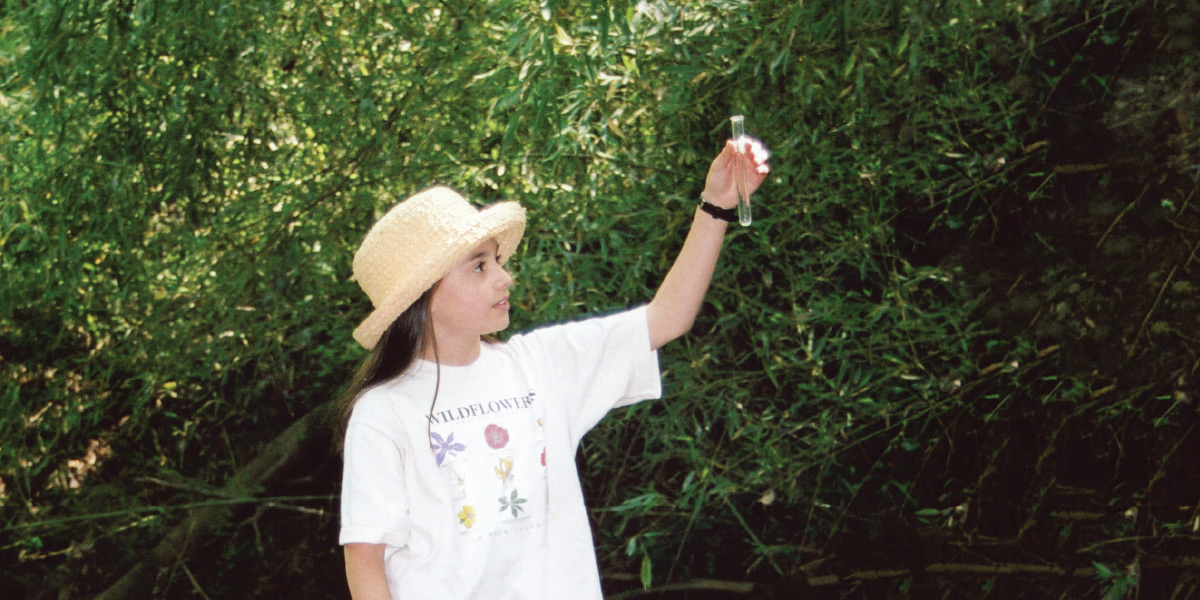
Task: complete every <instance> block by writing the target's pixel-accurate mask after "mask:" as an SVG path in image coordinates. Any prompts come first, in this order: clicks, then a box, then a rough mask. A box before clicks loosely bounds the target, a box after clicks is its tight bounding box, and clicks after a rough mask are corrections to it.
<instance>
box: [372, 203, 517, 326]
mask: <svg viewBox="0 0 1200 600" xmlns="http://www.w3.org/2000/svg"><path fill="white" fill-rule="evenodd" d="M460 233H461V235H460V236H459V237H458V238H457V239H456V240H454V242H453V243H452V244H451V245H450V247H449V248H448V249H447V251H446V252H444V253H442V254H441V256H440V260H439V261H437V262H436V263H434V264H433V265H431V266H430V267H428V268H422V271H423V272H424V274H425V277H424V278H423V279H422V280H420V281H418V282H416V284H415V285H409V286H407V287H405V288H404V289H400V290H397V291H396V292H395V293H394V294H392V296H391V297H389V298H388V299H387V300H386V301H384V302H382V303H381V304H380V305H379V306H376V307H375V310H373V311H371V314H370V315H368V316H367V318H366V319H364V320H363V322H362V323H361V324H359V326H358V327H357V328H355V329H354V339H355V340H356V341H358V343H359V344H361V345H362V346H363V347H364V348H366V349H368V350H371V349H373V348H374V347H375V344H377V343H378V342H379V338H380V336H382V335H383V332H384V331H385V330H387V328H388V327H390V326H391V325H392V322H393V321H395V320H396V319H397V318H399V316H400V315H401V314H402V313H403V312H404V311H405V310H406V309H408V307H409V306H412V303H413V302H416V301H417V298H420V297H421V294H423V293H425V290H428V289H429V288H431V287H433V284H435V283H437V282H438V281H440V280H441V279H442V277H445V276H446V273H449V272H450V269H451V268H453V267H454V265H456V264H458V263H459V261H461V260H462V259H464V258H466V257H467V255H468V254H470V252H471V251H472V250H474V249H475V248H476V247H477V246H479V244H481V243H483V242H484V241H486V240H490V239H495V240H496V244H497V245H498V246H499V253H500V258H499V262H500V264H504V263H506V262H508V259H509V258H510V257H511V256H512V255H513V252H515V251H516V249H517V245H519V244H520V242H521V236H522V235H524V233H525V209H524V208H523V207H521V205H520V204H518V203H516V202H499V203H497V204H493V205H491V206H489V207H487V208H485V209H483V210H481V211H479V215H478V217H477V218H476V219H475V220H473V221H472V222H470V223H466V224H464V225H463V227H462V231H461V232H460ZM397 259H398V260H399V259H400V257H397Z"/></svg>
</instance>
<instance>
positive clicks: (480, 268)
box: [475, 262, 483, 273]
mask: <svg viewBox="0 0 1200 600" xmlns="http://www.w3.org/2000/svg"><path fill="white" fill-rule="evenodd" d="M475 272H476V273H482V272H483V263H482V262H481V263H479V264H477V265H475Z"/></svg>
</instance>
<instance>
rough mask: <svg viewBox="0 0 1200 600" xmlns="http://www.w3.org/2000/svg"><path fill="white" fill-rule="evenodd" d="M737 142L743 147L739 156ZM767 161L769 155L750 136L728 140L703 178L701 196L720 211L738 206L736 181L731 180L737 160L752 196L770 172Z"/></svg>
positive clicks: (760, 143)
mask: <svg viewBox="0 0 1200 600" xmlns="http://www.w3.org/2000/svg"><path fill="white" fill-rule="evenodd" d="M738 143H740V144H742V149H743V151H744V153H743V154H738V151H737V146H736V144H738ZM768 158H770V153H769V152H767V149H766V148H765V147H763V145H762V142H760V141H758V140H756V139H754V138H752V137H749V136H745V137H742V138H739V139H738V140H727V141H726V142H725V147H724V148H722V149H721V153H720V154H718V155H717V157H716V158H715V159H713V161H712V164H711V165H709V167H708V176H707V177H705V179H704V193H702V194H701V195H700V196H701V197H702V198H704V199H705V200H707V201H708V202H711V203H713V204H715V205H717V206H719V207H721V208H733V207H735V206H737V181H736V180H735V179H734V173H736V169H735V168H734V166H735V165H736V164H737V161H741V162H742V166H743V169H744V171H745V173H746V191H747V192H748V193H750V194H753V193H754V190H757V189H758V186H760V185H762V182H763V180H765V179H766V178H767V173H769V172H770V168H769V167H768V166H767V159H768Z"/></svg>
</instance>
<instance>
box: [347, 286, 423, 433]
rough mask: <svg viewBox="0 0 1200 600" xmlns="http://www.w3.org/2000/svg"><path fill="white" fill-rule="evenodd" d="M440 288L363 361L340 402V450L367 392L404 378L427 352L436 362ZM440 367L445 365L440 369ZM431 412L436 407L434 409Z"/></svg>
mask: <svg viewBox="0 0 1200 600" xmlns="http://www.w3.org/2000/svg"><path fill="white" fill-rule="evenodd" d="M436 288H437V284H434V285H433V287H431V288H429V289H427V290H425V293H423V294H421V297H419V298H417V299H416V301H415V302H413V303H412V305H411V306H409V307H408V308H407V309H405V310H404V312H402V313H400V316H399V317H396V320H395V321H392V324H391V325H389V326H388V328H387V329H385V330H384V331H383V335H381V336H380V337H379V341H378V342H376V343H375V347H374V348H372V349H371V354H370V355H368V356H367V358H366V359H365V360H363V363H362V365H360V366H359V367H358V371H357V372H356V373H355V374H354V377H352V378H351V379H350V384H349V385H348V386H346V391H345V392H343V393H342V395H341V397H339V398H338V400H337V403H338V406H337V413H336V414H337V415H338V423H339V428H338V436H337V448H338V450H339V452H340V451H341V450H343V449H344V444H345V441H346V426H347V425H348V424H349V423H350V413H351V412H352V411H353V410H354V405H355V404H356V403H357V402H358V399H359V397H361V396H362V394H363V392H365V391H367V390H369V389H371V388H372V387H374V386H376V385H378V384H380V383H383V382H385V381H387V380H389V379H392V378H394V377H396V376H397V375H400V374H401V373H403V372H404V371H405V370H407V369H408V367H409V366H411V365H412V364H413V362H415V361H416V360H417V358H419V357H420V356H421V355H422V354H424V353H425V350H426V348H429V349H430V350H432V351H433V353H434V356H435V361H436V356H437V340H436V339H435V337H434V335H433V318H432V317H431V316H430V313H429V304H430V298H432V297H433V290H434V289H436ZM438 366H439V367H440V366H441V365H438ZM438 375H439V377H438V380H439V383H440V380H441V377H440V375H441V369H440V368H439V369H438ZM434 402H437V390H436V388H435V389H434ZM430 410H431V411H432V410H433V407H432V406H430Z"/></svg>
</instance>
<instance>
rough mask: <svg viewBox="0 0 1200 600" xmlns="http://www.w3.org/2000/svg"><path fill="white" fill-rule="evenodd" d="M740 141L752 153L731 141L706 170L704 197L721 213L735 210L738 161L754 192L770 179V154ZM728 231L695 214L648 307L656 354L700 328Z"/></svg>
mask: <svg viewBox="0 0 1200 600" xmlns="http://www.w3.org/2000/svg"><path fill="white" fill-rule="evenodd" d="M742 140H743V141H742V143H743V144H745V146H744V148H746V149H747V150H748V152H746V153H745V154H738V152H737V150H736V147H735V146H734V142H733V141H732V140H730V141H728V142H726V143H725V147H724V148H723V149H722V150H721V153H720V154H719V155H717V157H716V158H715V159H713V162H712V164H711V165H710V166H709V168H708V176H707V177H706V178H705V181H704V193H703V194H701V197H702V198H704V199H705V200H706V201H708V202H709V203H710V204H713V205H716V206H717V207H719V208H733V207H736V206H737V188H736V185H735V181H734V165H735V164H736V163H735V161H738V160H741V161H744V163H743V164H744V166H745V172H746V180H747V181H746V184H747V187H748V189H749V191H750V192H753V191H754V190H756V189H758V186H760V185H762V182H763V180H764V179H765V178H766V176H767V171H768V169H767V151H766V150H765V149H764V148H763V147H762V145H761V144H759V143H758V142H756V141H753V140H751V139H749V138H742ZM728 225H729V224H728V223H726V222H725V221H722V220H720V219H717V218H715V217H713V216H711V215H709V214H708V213H706V212H703V211H702V210H700V208H699V207H697V208H696V210H695V215H694V216H693V217H692V226H691V229H689V230H688V235H687V239H685V240H684V242H683V248H682V249H681V250H680V251H679V256H677V257H675V262H674V264H672V265H671V270H670V271H668V272H667V276H666V277H665V278H664V279H663V282H662V284H661V285H659V287H658V291H657V292H656V293H655V294H654V299H653V300H651V301H650V305H649V307H647V311H646V320H647V324H648V325H649V328H650V346H651V347H652V348H653V349H655V350H657V349H659V348H661V347H662V346H663V345H665V344H666V343H667V342H669V341H671V340H673V339H675V338H677V337H679V336H681V335H683V334H685V333H687V332H688V330H689V329H691V328H692V324H693V323H695V322H696V315H697V314H698V313H699V312H700V303H701V302H703V301H704V294H705V293H706V292H707V291H708V284H709V282H711V281H712V275H713V270H714V269H715V268H716V266H717V256H719V255H720V253H721V242H722V241H723V240H724V238H725V229H726V227H728Z"/></svg>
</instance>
